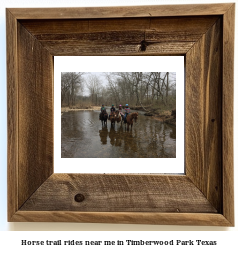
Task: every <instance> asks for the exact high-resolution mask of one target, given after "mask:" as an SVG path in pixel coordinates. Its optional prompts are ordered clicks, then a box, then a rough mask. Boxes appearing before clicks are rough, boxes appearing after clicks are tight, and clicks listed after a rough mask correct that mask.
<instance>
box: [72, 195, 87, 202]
mask: <svg viewBox="0 0 238 254" xmlns="http://www.w3.org/2000/svg"><path fill="white" fill-rule="evenodd" d="M84 199H85V197H84V195H83V194H80V193H79V194H77V195H75V197H74V200H75V201H76V202H83V201H84Z"/></svg>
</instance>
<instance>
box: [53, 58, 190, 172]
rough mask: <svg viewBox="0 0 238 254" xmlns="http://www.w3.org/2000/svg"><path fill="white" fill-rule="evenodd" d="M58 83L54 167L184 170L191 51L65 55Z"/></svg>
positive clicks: (59, 66) (60, 62)
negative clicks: (186, 73) (186, 72)
mask: <svg viewBox="0 0 238 254" xmlns="http://www.w3.org/2000/svg"><path fill="white" fill-rule="evenodd" d="M141 61H143V65H142V64H141ZM79 70H80V72H79ZM158 70H160V71H158ZM54 81H55V82H54V83H55V85H54V109H55V110H54V112H55V113H54V172H55V173H125V174H128V173H136V174H138V173H147V174H148V173H149V174H150V173H154V174H155V173H157V174H158V173H167V174H176V173H177V174H184V87H185V86H184V56H90V57H87V56H79V57H76V56H73V57H62V56H59V57H55V58H54ZM73 89H74V90H75V92H72V91H73ZM127 102H128V103H129V105H128V108H129V110H130V112H131V114H132V113H133V112H134V113H138V117H137V119H136V120H134V119H133V124H132V125H131V126H129V130H127V127H128V126H127V125H126V124H125V119H124V117H125V116H124V111H125V105H126V104H127ZM102 104H103V105H104V104H105V110H106V114H107V117H106V121H105V124H104V122H103V123H101V121H100V120H99V114H100V108H101V106H102ZM114 104H115V105H114ZM121 104H122V105H121ZM92 105H94V106H92ZM107 105H108V106H107ZM111 105H114V106H113V107H114V108H115V113H116V114H117V110H119V107H121V110H120V114H121V117H120V115H119V114H118V116H116V118H115V119H116V121H114V118H112V119H110V109H111ZM120 105H121V106H120ZM175 109H176V110H175ZM172 112H174V113H175V115H173V116H171V114H172ZM176 112H177V116H176ZM129 115H130V114H129ZM175 117H177V118H178V119H179V121H178V122H176V118H175ZM59 126H61V128H59ZM176 133H179V135H176ZM176 147H179V149H176ZM148 164H150V165H151V166H150V167H149V168H148ZM154 164H158V165H159V167H154V166H153V165H154ZM79 165H81V166H80V167H79ZM89 165H90V167H89ZM110 165H113V166H110ZM66 169H67V170H66Z"/></svg>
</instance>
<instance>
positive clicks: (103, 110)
mask: <svg viewBox="0 0 238 254" xmlns="http://www.w3.org/2000/svg"><path fill="white" fill-rule="evenodd" d="M103 112H105V113H107V110H106V108H105V107H104V104H102V107H101V113H100V114H99V120H101V115H102V113H103Z"/></svg>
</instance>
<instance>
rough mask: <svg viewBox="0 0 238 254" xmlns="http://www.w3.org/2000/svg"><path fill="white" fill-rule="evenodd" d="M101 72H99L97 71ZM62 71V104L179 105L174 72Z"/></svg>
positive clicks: (143, 106) (170, 107)
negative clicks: (96, 72) (177, 103)
mask: <svg viewBox="0 0 238 254" xmlns="http://www.w3.org/2000/svg"><path fill="white" fill-rule="evenodd" d="M98 74H100V75H98ZM98 74H95V73H88V72H87V73H86V72H84V73H83V72H62V73H61V105H62V106H69V107H72V106H83V105H86V104H87V105H96V106H100V105H101V104H102V103H103V104H105V105H108V106H110V105H111V104H114V105H116V106H118V105H119V104H122V105H125V104H126V103H128V104H129V105H130V106H138V107H142V108H144V109H145V110H146V107H162V108H167V109H172V108H175V107H176V73H175V72H110V73H109V72H104V73H98Z"/></svg>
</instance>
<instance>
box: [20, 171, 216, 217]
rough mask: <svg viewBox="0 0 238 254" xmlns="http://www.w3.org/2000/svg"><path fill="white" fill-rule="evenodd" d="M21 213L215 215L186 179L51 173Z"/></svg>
mask: <svg viewBox="0 0 238 254" xmlns="http://www.w3.org/2000/svg"><path fill="white" fill-rule="evenodd" d="M76 194H82V195H84V197H85V200H84V201H83V202H76V201H75V200H74V197H75V195H76ZM20 210H21V211H24V210H27V211H62V210H65V211H89V212H96V211H98V212H109V211H110V212H113V211H114V212H119V211H123V212H125V211H130V212H133V211H134V212H135V211H136V212H175V213H177V212H182V213H189V212H190V213H191V212H201V213H202V212H205V213H209V212H211V213H216V212H217V211H216V209H214V208H213V206H212V205H211V204H210V203H209V202H208V201H207V199H206V198H205V196H204V195H203V194H202V193H201V192H200V191H199V190H198V189H197V188H196V186H194V184H193V183H192V182H191V181H190V180H189V178H188V177H186V176H163V175H157V176H156V175H104V174H54V175H52V176H51V177H50V178H49V179H47V180H46V181H45V182H44V184H43V185H41V186H40V188H39V189H38V190H37V191H36V192H35V193H34V194H33V195H32V196H31V197H30V199H28V200H27V201H26V202H25V204H24V205H23V206H22V207H21V209H20Z"/></svg>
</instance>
